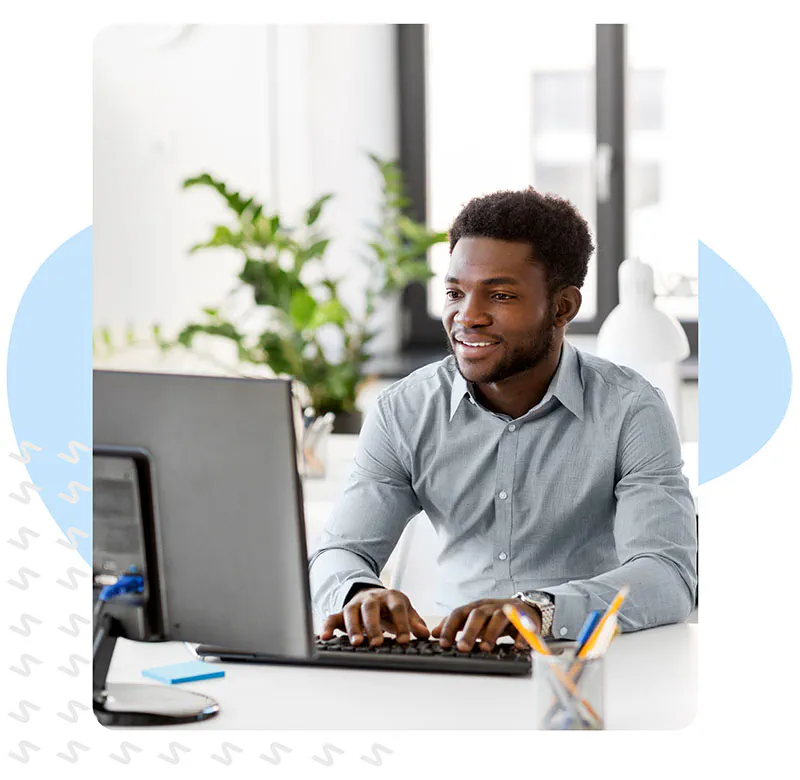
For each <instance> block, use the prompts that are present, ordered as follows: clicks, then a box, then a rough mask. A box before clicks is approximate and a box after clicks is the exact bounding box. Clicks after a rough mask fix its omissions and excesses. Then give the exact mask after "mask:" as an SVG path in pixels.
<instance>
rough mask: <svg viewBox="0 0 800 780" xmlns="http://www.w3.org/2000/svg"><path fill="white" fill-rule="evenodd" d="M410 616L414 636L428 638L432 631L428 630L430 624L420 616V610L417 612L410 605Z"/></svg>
mask: <svg viewBox="0 0 800 780" xmlns="http://www.w3.org/2000/svg"><path fill="white" fill-rule="evenodd" d="M408 616H409V622H410V623H411V630H412V631H413V632H414V636H416V637H419V638H420V639H427V638H428V637H429V636H430V635H431V632H430V631H429V630H428V626H427V625H425V621H424V620H423V619H422V618H421V617H420V614H419V612H417V610H416V609H414V607H412V606H409V608H408Z"/></svg>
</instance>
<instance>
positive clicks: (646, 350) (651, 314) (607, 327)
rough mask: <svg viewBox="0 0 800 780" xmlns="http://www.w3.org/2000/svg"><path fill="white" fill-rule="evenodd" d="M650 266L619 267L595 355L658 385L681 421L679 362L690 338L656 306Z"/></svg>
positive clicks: (625, 264)
mask: <svg viewBox="0 0 800 780" xmlns="http://www.w3.org/2000/svg"><path fill="white" fill-rule="evenodd" d="M655 298H656V296H655V288H654V286H653V269H652V268H651V267H650V266H649V265H647V263H643V262H641V261H640V260H638V259H636V258H634V259H631V260H625V261H624V262H622V263H621V264H620V267H619V305H618V306H617V307H615V308H614V309H613V310H612V311H611V313H610V314H609V315H608V317H606V320H605V322H603V324H602V325H601V326H600V330H599V331H598V333H597V354H598V356H599V357H603V358H606V359H607V360H611V361H612V362H614V363H617V364H618V365H621V366H627V367H628V368H632V369H633V370H634V371H638V372H639V373H640V374H641V375H642V376H644V378H645V379H647V380H648V381H649V382H650V383H651V384H653V385H655V386H656V387H658V388H660V389H661V391H662V392H663V394H664V398H665V400H666V401H667V404H668V405H669V408H670V410H671V411H672V414H673V416H674V418H675V422H676V424H677V425H678V426H679V427H680V424H681V380H680V372H679V370H678V364H679V363H680V361H682V360H684V359H685V358H687V357H689V354H690V351H691V350H690V349H689V340H688V339H687V338H686V333H685V332H684V330H683V328H682V327H681V324H680V322H678V320H677V319H675V317H673V316H671V315H670V314H667V313H666V312H664V311H661V309H657V308H656V305H655Z"/></svg>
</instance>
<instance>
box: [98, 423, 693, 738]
mask: <svg viewBox="0 0 800 780" xmlns="http://www.w3.org/2000/svg"><path fill="white" fill-rule="evenodd" d="M356 440H357V437H356V436H341V435H337V436H332V437H331V439H330V442H329V450H328V473H327V474H326V478H325V479H322V480H320V479H307V480H304V484H303V493H304V499H305V507H306V523H307V526H308V528H307V530H308V532H309V536H310V537H313V536H314V535H315V534H316V533H317V532H318V531H319V530H320V529H321V526H322V524H323V523H324V522H325V520H326V519H327V516H328V514H329V512H330V510H331V508H332V502H334V501H335V500H336V499H337V498H338V496H339V493H340V492H341V490H342V488H343V486H344V484H345V482H346V480H347V477H348V475H349V473H350V467H351V463H352V457H353V453H354V451H355V443H356ZM683 449H684V460H685V461H686V473H687V476H688V477H689V480H690V482H691V484H692V493H693V494H694V495H695V496H696V494H697V493H696V491H697V476H696V475H697V444H696V443H695V444H685V445H684V448H683ZM438 620H439V618H434V617H431V618H428V617H427V616H426V622H427V624H428V625H429V626H432V625H435V624H436V623H437V622H438ZM697 633H698V626H697V624H696V623H684V624H678V625H672V626H661V627H659V628H654V629H649V630H647V631H639V632H636V633H633V634H623V635H622V636H620V637H619V638H618V639H617V640H616V641H615V642H614V644H613V646H612V649H611V651H610V652H609V655H608V657H607V659H606V725H607V727H608V728H610V729H676V728H681V727H683V726H685V725H687V724H688V723H690V722H691V721H692V719H693V718H694V714H695V711H696V706H697ZM192 657H193V656H192V654H191V651H190V649H189V648H188V647H187V646H186V645H184V644H182V643H180V642H163V643H157V644H145V643H138V642H129V641H127V640H124V639H121V640H119V641H118V642H117V647H116V650H115V653H114V658H113V660H112V663H111V667H110V669H109V675H108V680H109V682H142V683H149V682H150V681H148V680H147V678H145V677H143V676H142V669H146V668H149V667H152V666H161V665H165V664H171V663H179V662H181V661H187V660H191V659H192ZM219 666H220V667H221V668H224V669H225V677H224V678H221V679H215V680H206V681H203V682H197V683H190V684H184V685H183V686H182V687H183V688H185V689H186V690H195V691H198V692H200V693H205V694H207V695H209V696H211V697H213V698H215V699H217V701H219V703H220V705H221V711H220V714H219V715H218V716H217V717H215V718H212V719H211V720H209V721H205V722H203V723H197V724H193V725H191V726H178V727H170V728H192V729H197V728H200V729H377V730H381V729H475V728H479V729H482V730H483V729H532V728H535V724H534V723H533V721H532V717H531V714H530V702H531V697H532V691H531V686H532V682H531V679H530V678H513V677H508V678H503V677H496V676H486V677H483V676H478V675H463V674H434V673H409V672H386V671H374V670H373V671H370V670H363V671H361V670H351V669H326V668H321V667H318V668H314V667H312V666H306V667H295V666H266V665H262V664H219ZM156 684H158V683H156ZM371 702H372V703H374V704H372V705H371V704H370V703H371ZM476 713H478V714H476Z"/></svg>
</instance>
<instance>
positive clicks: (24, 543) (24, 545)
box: [8, 526, 39, 550]
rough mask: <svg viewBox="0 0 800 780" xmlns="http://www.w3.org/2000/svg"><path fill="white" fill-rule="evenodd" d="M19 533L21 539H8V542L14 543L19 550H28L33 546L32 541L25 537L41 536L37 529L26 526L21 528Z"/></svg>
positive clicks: (35, 537)
mask: <svg viewBox="0 0 800 780" xmlns="http://www.w3.org/2000/svg"><path fill="white" fill-rule="evenodd" d="M17 533H18V534H19V541H17V540H16V539H8V543H9V544H12V545H14V547H16V548H17V549H19V550H27V549H28V548H29V547H30V546H31V543H30V542H29V541H28V540H27V539H26V538H25V537H26V536H30V537H31V539H38V538H39V534H38V533H36V531H34V530H33V529H32V528H26V527H25V526H23V527H22V528H20V529H19V531H17Z"/></svg>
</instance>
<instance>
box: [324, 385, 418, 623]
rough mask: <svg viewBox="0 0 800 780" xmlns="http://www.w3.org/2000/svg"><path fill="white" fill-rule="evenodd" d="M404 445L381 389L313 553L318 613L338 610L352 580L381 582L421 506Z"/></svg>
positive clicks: (368, 582) (366, 418)
mask: <svg viewBox="0 0 800 780" xmlns="http://www.w3.org/2000/svg"><path fill="white" fill-rule="evenodd" d="M401 447H402V444H400V438H399V437H398V435H397V431H396V430H395V421H394V418H393V415H392V414H391V413H390V412H388V411H387V400H386V396H385V394H384V393H382V394H380V395H379V396H378V398H377V401H376V403H375V404H374V405H373V406H372V408H371V409H370V411H369V412H368V413H367V415H366V417H365V419H364V423H363V426H362V429H361V433H360V434H359V438H358V445H357V447H356V454H355V459H354V465H353V469H352V471H351V473H350V477H349V479H348V482H347V485H346V486H345V489H344V492H343V494H342V496H341V498H340V499H339V501H338V502H337V504H336V506H335V508H334V510H333V513H332V515H331V517H330V519H329V520H328V523H327V525H326V527H325V529H324V531H323V532H322V535H321V536H320V539H319V542H318V544H317V548H316V550H315V551H314V553H313V554H312V555H311V558H310V559H309V579H310V582H311V597H312V601H313V606H314V610H315V612H316V613H317V616H318V617H321V618H324V617H327V616H328V615H331V614H333V613H335V612H339V611H340V610H341V609H342V607H343V606H344V601H345V598H346V597H347V594H348V593H349V592H350V589H351V588H352V587H353V585H355V584H357V583H364V584H375V585H382V584H383V583H382V582H381V579H380V573H381V570H382V569H383V567H384V566H385V564H386V561H387V560H388V558H389V556H390V555H391V553H392V550H393V549H394V548H395V546H396V545H397V542H398V540H399V539H400V535H401V534H402V532H403V529H404V528H405V527H406V525H407V524H408V522H409V521H410V520H411V518H413V517H414V516H415V515H417V514H419V512H420V511H421V510H422V507H421V506H420V503H419V501H418V499H417V496H416V494H415V492H414V489H413V488H412V486H411V474H410V472H409V469H408V467H407V466H406V465H405V463H404V461H403V458H402V454H403V451H402V450H401Z"/></svg>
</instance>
